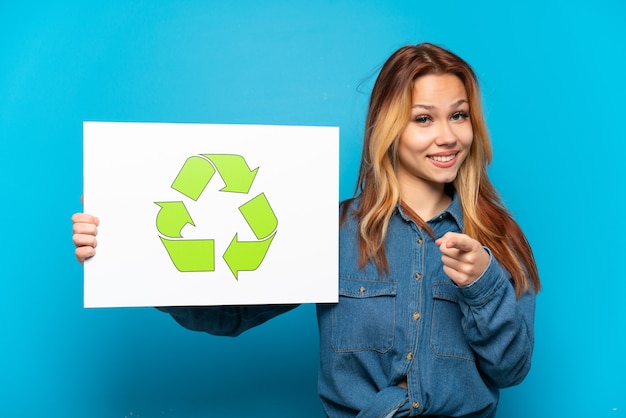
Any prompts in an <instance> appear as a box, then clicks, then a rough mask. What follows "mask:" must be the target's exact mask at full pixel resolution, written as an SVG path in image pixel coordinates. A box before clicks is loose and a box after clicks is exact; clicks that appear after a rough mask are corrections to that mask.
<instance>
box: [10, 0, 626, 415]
mask: <svg viewBox="0 0 626 418" xmlns="http://www.w3.org/2000/svg"><path fill="white" fill-rule="evenodd" d="M624 22H626V6H625V5H624V2H621V1H618V0H614V1H609V0H596V1H593V2H591V1H580V0H573V1H572V0H570V1H536V0H531V1H517V2H508V1H506V2H501V1H495V0H494V1H475V2H455V1H450V2H433V1H430V2H421V1H389V2H382V1H371V0H365V1H364V0H360V1H357V0H354V1H329V0H326V1H315V2H313V1H300V0H286V1H246V0H230V1H221V2H219V1H214V2H211V1H193V0H186V1H183V0H181V1H108V2H79V1H75V2H73V1H58V2H33V1H23V2H9V1H2V2H1V3H0V141H1V144H2V145H1V152H0V181H1V189H0V191H1V193H2V194H1V196H2V200H1V205H0V211H2V212H1V215H2V219H3V222H2V229H3V231H4V232H3V234H2V238H3V239H2V241H3V243H2V250H1V252H0V257H1V260H0V263H1V269H2V270H1V271H2V273H1V274H2V276H1V280H0V296H1V297H2V303H0V318H1V319H0V324H1V325H0V326H1V330H0V334H1V335H2V337H1V338H2V343H1V344H0V388H1V390H0V416H2V417H41V416H58V417H120V418H122V417H209V416H210V417H220V416H232V417H249V416H256V417H294V416H298V417H319V416H321V415H322V410H321V407H320V405H319V401H318V398H317V393H316V374H317V365H318V347H317V344H318V337H317V325H316V321H315V314H314V307H313V306H311V305H308V306H302V307H300V308H298V309H297V310H295V311H292V312H290V313H288V314H286V315H283V316H281V317H279V318H276V319H275V320H273V321H271V322H269V323H267V324H265V325H264V326H262V327H259V328H257V329H254V330H251V331H249V332H247V333H245V334H244V335H242V336H241V337H239V338H236V339H231V338H219V337H213V336H209V335H206V334H201V333H194V332H190V331H187V330H185V329H183V328H182V327H180V326H178V325H177V324H176V323H175V322H174V321H173V320H172V319H171V318H170V317H168V316H167V315H165V314H162V313H160V312H158V311H156V310H153V309H100V310H86V309H83V308H82V267H81V266H80V265H79V264H78V263H77V262H76V261H75V259H74V256H73V246H72V243H71V222H70V216H71V214H72V213H74V212H77V211H80V210H81V203H80V195H81V193H82V121H84V120H103V121H108V120H111V121H148V122H150V121H155V122H199V123H259V124H293V125H332V126H339V127H340V128H341V187H340V194H341V196H340V197H341V198H345V197H348V196H350V195H351V193H352V190H353V187H354V181H355V177H356V170H357V164H358V160H359V156H360V146H361V137H362V126H363V122H364V113H365V107H366V103H367V98H368V93H369V90H370V88H371V86H372V84H373V82H374V76H375V74H376V71H377V69H378V68H379V66H380V65H381V64H382V63H383V61H384V60H385V59H386V58H387V57H388V56H389V54H391V52H393V51H394V50H395V49H397V48H398V47H400V46H402V45H404V44H407V43H417V42H421V41H431V42H435V43H439V44H441V45H443V46H445V47H448V48H450V49H452V50H453V51H455V52H457V53H458V54H460V55H461V56H462V57H464V58H465V59H466V60H468V61H469V62H470V63H471V64H472V65H473V66H474V68H475V69H476V71H477V73H478V75H479V77H480V79H481V83H482V88H483V96H484V102H485V110H486V116H487V120H488V124H489V127H490V130H491V133H492V136H493V144H494V150H495V161H494V163H493V165H492V167H491V169H490V173H491V176H492V179H493V181H494V183H495V184H496V185H497V187H498V188H499V190H500V191H501V194H502V196H503V198H504V200H505V201H506V203H507V205H508V206H509V208H510V209H511V210H512V211H513V213H514V214H515V216H516V218H517V220H518V221H519V223H520V224H521V225H522V227H523V228H524V230H525V231H526V233H527V235H528V238H529V240H530V241H531V244H532V245H533V247H534V250H535V253H536V257H537V262H538V264H539V268H540V272H541V275H542V279H543V284H544V290H543V291H542V292H541V293H540V296H539V298H538V306H537V322H536V338H537V341H536V351H535V356H534V365H533V369H532V370H531V373H530V375H529V376H528V378H527V379H526V380H525V381H524V382H523V384H522V385H520V386H518V387H515V388H512V389H507V390H505V391H503V398H502V402H501V407H500V410H499V414H498V417H500V418H502V417H507V418H508V417H529V416H533V417H570V418H571V417H601V418H604V417H607V418H617V417H625V416H626V355H625V353H626V320H625V318H626V303H624V295H625V294H626V280H625V279H626V277H625V274H624V269H623V263H624V257H625V253H626V251H625V250H626V245H625V243H624V236H625V232H626V231H625V228H626V227H625V225H624V222H623V208H622V206H621V202H622V195H623V192H624V181H625V180H626V173H625V171H624V162H623V161H622V160H623V158H624V155H626V153H625V151H626V135H625V134H624V121H625V120H626V119H625V117H624V114H625V113H624V98H625V97H626V87H625V86H626V83H624V65H625V64H626V52H625V51H626V49H625V48H624V41H625V40H626V29H625V27H626V25H624ZM293 146H294V149H293V150H294V151H296V150H297V151H301V150H302V148H303V147H307V146H310V147H314V146H315V144H303V143H299V142H298V140H297V138H294V144H293ZM290 152H291V150H289V149H286V150H285V154H286V155H288V154H289V153H290ZM112 167H114V163H112ZM320 169H323V164H322V165H321V167H320ZM129 239H132V231H129ZM303 268H306V266H303Z"/></svg>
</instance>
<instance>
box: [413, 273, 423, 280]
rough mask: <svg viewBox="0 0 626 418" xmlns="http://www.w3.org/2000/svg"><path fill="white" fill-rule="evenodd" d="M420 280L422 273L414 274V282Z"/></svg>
mask: <svg viewBox="0 0 626 418" xmlns="http://www.w3.org/2000/svg"><path fill="white" fill-rule="evenodd" d="M421 278H422V273H419V272H418V273H415V280H419V279H421Z"/></svg>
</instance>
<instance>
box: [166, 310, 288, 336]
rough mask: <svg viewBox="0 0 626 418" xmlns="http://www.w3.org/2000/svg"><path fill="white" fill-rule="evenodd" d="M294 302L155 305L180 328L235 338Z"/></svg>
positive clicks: (283, 311)
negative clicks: (228, 304) (283, 303)
mask: <svg viewBox="0 0 626 418" xmlns="http://www.w3.org/2000/svg"><path fill="white" fill-rule="evenodd" d="M297 306H298V305H250V306H203V307H159V308H157V309H158V310H160V311H162V312H165V313H169V314H170V315H171V316H172V318H174V319H175V320H176V322H178V323H179V324H180V325H182V326H183V327H185V328H187V329H190V330H192V331H202V332H207V333H209V334H213V335H222V336H229V337H236V336H237V335H239V334H241V333H242V332H244V331H246V330H249V329H250V328H254V327H256V326H257V325H261V324H262V323H264V322H266V321H268V320H270V319H272V318H274V317H276V316H278V315H280V314H282V313H285V312H288V311H290V310H292V309H294V308H296V307H297Z"/></svg>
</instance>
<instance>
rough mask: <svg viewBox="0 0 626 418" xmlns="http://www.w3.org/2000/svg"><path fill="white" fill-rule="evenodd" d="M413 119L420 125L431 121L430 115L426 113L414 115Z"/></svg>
mask: <svg viewBox="0 0 626 418" xmlns="http://www.w3.org/2000/svg"><path fill="white" fill-rule="evenodd" d="M413 120H414V121H415V122H417V123H419V124H422V125H425V124H427V123H428V122H430V121H431V119H430V116H427V115H420V116H415V117H414V118H413Z"/></svg>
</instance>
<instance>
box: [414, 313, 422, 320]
mask: <svg viewBox="0 0 626 418" xmlns="http://www.w3.org/2000/svg"><path fill="white" fill-rule="evenodd" d="M421 317H422V315H420V313H419V312H414V313H413V320H414V321H417V320H418V319H420V318H421Z"/></svg>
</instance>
